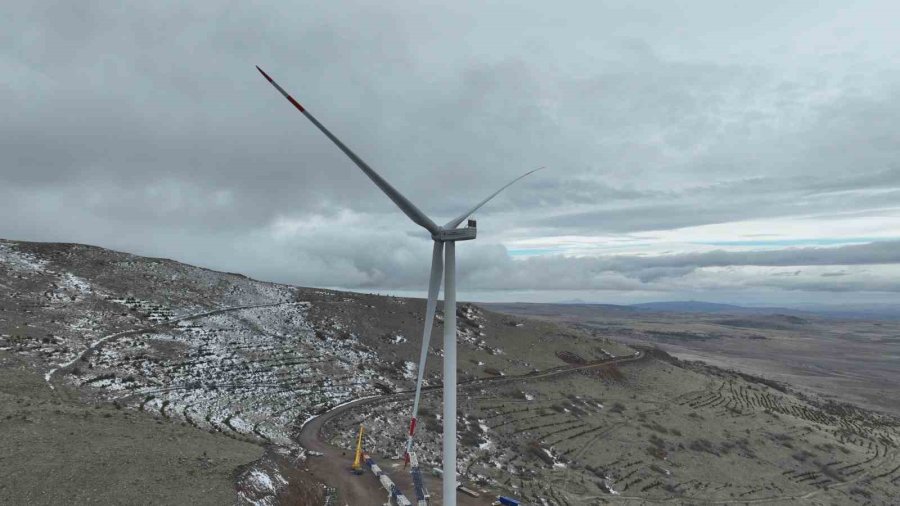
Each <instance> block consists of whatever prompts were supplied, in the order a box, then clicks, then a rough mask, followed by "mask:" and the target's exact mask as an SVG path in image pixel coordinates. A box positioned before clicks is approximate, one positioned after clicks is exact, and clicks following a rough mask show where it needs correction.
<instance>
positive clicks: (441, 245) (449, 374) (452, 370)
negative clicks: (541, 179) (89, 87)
mask: <svg viewBox="0 0 900 506" xmlns="http://www.w3.org/2000/svg"><path fill="white" fill-rule="evenodd" d="M256 70H258V71H259V72H260V74H262V75H263V77H265V78H266V80H268V81H269V83H271V84H272V86H274V87H275V89H277V90H278V91H279V92H280V93H281V94H282V95H284V98H286V99H287V100H288V102H290V103H291V104H293V106H294V107H296V108H297V110H298V111H300V112H301V113H303V115H304V116H306V118H307V119H308V120H309V121H311V122H312V124H313V125H315V126H316V128H318V129H319V130H321V131H322V133H323V134H325V136H326V137H328V138H329V139H331V142H333V143H334V144H335V145H337V147H338V148H339V149H340V150H341V151H343V152H344V154H345V155H347V156H348V157H349V158H350V159H351V160H352V161H353V163H355V164H356V165H357V166H358V167H359V168H360V169H362V171H363V172H364V173H365V174H366V175H367V176H369V179H371V180H372V182H373V183H375V185H376V186H378V188H380V189H381V191H382V192H384V193H385V195H387V196H388V198H390V199H391V200H392V201H394V204H396V205H397V207H399V208H400V210H401V211H403V213H404V214H406V216H408V217H409V219H411V220H412V221H413V222H414V223H416V224H417V225H419V226H421V227H422V228H424V229H425V230H427V231H428V232H429V233H430V234H431V238H432V239H433V240H434V248H433V250H432V255H431V277H430V278H429V281H428V302H427V303H426V306H425V329H424V331H423V333H422V350H421V354H420V358H419V371H418V378H417V381H416V396H415V400H414V401H413V412H412V421H411V422H410V429H409V440H408V442H407V448H406V450H407V458H408V455H409V453H408V452H409V450H410V449H411V445H412V438H413V433H414V432H415V427H416V415H417V413H418V408H419V396H420V395H421V392H422V380H423V377H424V374H425V361H426V359H427V356H428V345H429V341H430V340H431V328H432V325H433V322H434V312H435V307H436V305H437V296H438V291H439V290H440V287H441V273H442V271H443V274H444V414H443V424H444V434H443V453H444V462H443V501H444V505H445V506H456V242H457V241H469V240H472V239H475V233H476V228H475V221H474V220H469V222H468V224H467V226H466V227H465V228H458V227H459V225H460V224H461V223H462V222H463V220H465V219H466V218H468V217H469V216H471V215H472V213H474V212H475V211H477V210H478V209H479V208H480V207H481V206H483V205H484V204H486V203H487V202H488V201H489V200H491V199H492V198H494V197H495V196H497V194H498V193H500V192H501V191H503V190H505V189H506V188H507V187H509V186H510V185H512V184H513V183H515V182H516V181H518V180H520V179H522V178H523V177H525V176H527V175H529V174H531V173H533V172H536V171H538V170H540V169H534V170H531V171H529V172H526V173H525V174H522V175H521V176H519V177H517V178H515V179H513V180H512V181H510V182H509V183H507V184H506V185H504V186H503V187H502V188H500V189H499V190H497V191H495V192H494V193H492V194H490V195H489V196H488V197H487V198H486V199H484V200H482V201H481V202H479V203H478V204H477V205H475V206H474V207H472V208H471V209H469V210H468V211H466V212H464V213H463V214H461V215H459V216H457V217H456V218H454V219H452V220H450V221H448V222H447V223H446V224H444V226H438V225H437V224H435V223H434V221H432V220H431V219H430V218H429V217H428V216H426V215H425V213H423V212H422V211H420V210H419V208H417V207H416V206H414V205H413V203H412V202H410V201H409V199H407V198H406V197H404V196H403V195H402V194H401V193H400V192H399V191H397V190H396V189H395V188H394V187H393V186H391V185H390V183H388V182H387V181H385V180H384V178H382V177H381V176H380V175H379V174H378V173H377V172H375V171H374V170H373V169H372V168H371V167H369V166H368V165H367V164H366V162H364V161H362V159H361V158H360V157H358V156H356V154H355V153H354V152H353V151H351V150H350V148H348V147H347V146H346V145H344V143H343V142H341V141H340V139H338V138H337V137H335V136H334V134H332V133H331V132H330V131H329V130H328V129H327V128H325V126H323V125H322V124H321V123H319V120H317V119H316V118H315V117H314V116H313V115H312V114H310V113H309V111H307V110H306V109H305V108H304V107H303V106H302V105H300V103H299V102H297V101H296V100H294V97H292V96H291V95H290V94H289V93H288V92H286V91H284V88H282V87H281V86H279V85H278V83H276V82H275V81H274V80H273V79H272V78H271V77H269V75H268V74H266V73H265V71H263V69H261V68H259V66H257V67H256ZM442 257H443V258H442ZM444 265H446V270H445V269H444Z"/></svg>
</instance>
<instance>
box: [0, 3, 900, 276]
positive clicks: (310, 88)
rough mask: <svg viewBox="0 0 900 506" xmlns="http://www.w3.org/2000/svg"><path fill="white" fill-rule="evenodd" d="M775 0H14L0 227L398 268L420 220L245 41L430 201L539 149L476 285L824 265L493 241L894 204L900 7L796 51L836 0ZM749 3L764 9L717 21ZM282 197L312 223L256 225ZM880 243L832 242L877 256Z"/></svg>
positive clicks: (302, 271)
mask: <svg viewBox="0 0 900 506" xmlns="http://www.w3.org/2000/svg"><path fill="white" fill-rule="evenodd" d="M648 5H649V4H648ZM775 5H776V4H766V3H753V4H752V5H751V4H747V5H742V6H739V7H734V6H732V7H729V8H724V7H722V6H721V5H720V4H718V3H715V2H709V3H708V4H697V5H695V6H667V5H659V4H657V3H654V4H653V8H652V9H648V8H646V5H643V6H642V5H640V4H635V5H631V6H628V7H623V6H621V5H618V4H616V5H615V8H609V6H608V5H607V4H606V3H605V2H592V3H590V4H589V5H588V4H585V5H582V6H577V7H572V10H571V11H569V10H566V11H565V12H562V11H561V10H560V9H558V7H556V6H554V5H551V4H546V3H539V2H535V3H533V4H531V5H530V6H528V8H519V9H509V8H507V7H505V6H502V5H484V4H482V3H481V2H472V3H467V2H454V3H453V4H447V3H434V4H418V3H417V4H410V3H408V2H404V3H390V2H386V3H379V4H371V3H368V2H355V1H351V2H342V3H341V4H340V5H331V4H327V3H321V2H315V3H313V2H309V3H302V2H301V4H296V3H290V4H285V3H277V2H269V3H265V2H264V3H255V4H252V5H251V4H235V5H231V6H229V8H228V9H222V8H220V6H218V5H215V4H206V3H202V2H201V3H197V2H194V3H190V4H184V5H177V6H176V5H171V4H155V3H151V4H134V5H129V6H117V5H113V4H109V5H97V4H84V5H81V4H78V5H75V4H71V3H68V2H36V3H34V2H33V3H18V4H15V5H13V6H11V7H10V8H9V9H8V11H7V12H8V16H7V17H5V18H4V21H3V22H2V23H3V25H2V26H0V28H2V29H0V42H2V44H0V47H2V48H3V49H0V69H2V70H3V72H4V76H5V79H4V83H3V85H2V87H3V93H0V107H2V108H3V110H4V114H5V118H7V121H4V122H2V123H0V152H2V153H3V159H2V162H0V213H2V215H3V216H5V217H11V218H8V219H7V220H3V221H2V222H0V236H6V237H10V238H21V239H37V240H68V241H80V242H89V243H95V244H99V245H103V246H109V247H116V248H119V249H127V250H130V251H134V252H137V253H147V254H153V255H157V256H169V257H174V258H176V259H179V260H185V261H191V262H195V263H200V264H202V265H207V266H213V267H221V268H226V269H228V270H232V271H243V272H248V273H251V274H255V275H258V276H261V277H265V278H267V279H273V280H278V281H291V282H296V283H300V284H318V285H329V286H347V287H357V288H373V289H374V288H398V287H403V288H413V287H417V286H419V284H420V281H421V277H422V276H423V273H425V272H427V265H425V262H427V259H428V249H429V246H428V243H427V240H423V239H422V235H421V234H420V233H419V232H417V230H416V228H415V226H412V225H410V224H409V223H407V221H406V220H405V218H404V217H403V216H402V215H400V214H399V213H398V212H397V211H396V210H395V209H394V208H393V206H392V205H391V203H390V202H389V201H388V200H387V199H386V198H384V196H382V195H380V194H378V193H377V191H375V190H374V188H373V187H372V186H371V183H370V182H369V181H368V180H366V178H365V177H363V176H362V175H361V174H360V173H359V171H358V170H357V169H356V168H355V167H353V165H352V164H351V163H350V162H349V161H347V160H346V159H345V158H344V157H343V155H342V154H341V153H339V152H338V151H337V150H336V149H335V148H334V146H332V145H330V144H329V143H328V141H327V140H326V139H324V138H323V137H322V136H321V135H319V133H318V132H316V131H315V130H314V129H313V128H312V127H311V126H310V125H308V124H307V123H306V122H305V120H304V119H303V118H302V117H300V116H299V115H297V114H296V112H295V111H293V110H292V109H291V108H290V107H289V105H288V104H287V103H286V102H284V100H283V99H282V98H281V97H280V96H278V95H277V94H276V93H275V92H274V91H273V90H272V89H270V87H269V86H268V85H267V84H266V83H265V82H264V81H263V80H262V79H261V78H260V77H259V76H258V75H257V74H256V72H255V70H254V69H253V65H255V64H260V65H262V66H263V67H265V68H266V69H267V70H268V71H270V73H271V74H272V75H273V76H274V77H275V78H276V79H278V80H279V81H280V82H281V83H282V84H283V85H284V86H285V87H286V88H288V89H289V90H291V91H292V92H293V93H294V94H295V95H296V96H297V97H298V98H299V99H300V100H301V102H303V103H304V104H306V105H307V106H308V107H309V109H310V110H311V111H312V112H313V113H314V114H316V115H317V116H318V117H319V118H320V119H321V120H322V121H323V122H325V123H326V124H327V125H329V127H331V128H332V129H333V130H334V131H335V132H336V133H337V134H338V135H340V136H341V137H342V138H344V140H345V141H346V142H347V143H348V144H349V145H351V146H352V147H353V148H354V149H355V150H356V151H357V152H358V153H359V154H360V155H361V156H363V158H365V159H366V160H367V161H369V162H370V163H371V164H372V165H373V166H374V167H376V168H378V169H379V170H380V171H381V172H382V173H383V174H384V175H385V177H387V178H388V179H389V180H390V181H392V182H393V183H394V184H395V185H396V186H397V187H398V188H400V189H401V190H402V191H404V192H406V193H408V194H409V195H410V197H411V198H412V200H414V201H415V202H417V203H418V204H420V205H421V206H422V207H423V208H424V209H425V210H426V211H427V212H428V213H429V214H432V215H434V216H435V218H436V219H438V220H441V219H448V218H450V217H451V216H453V215H455V214H457V213H458V212H459V210H461V209H463V208H465V207H468V206H469V205H471V204H472V203H473V202H475V201H477V200H479V199H480V198H482V197H483V196H484V195H486V194H487V193H489V192H490V191H492V190H493V188H496V187H498V186H500V185H501V184H503V183H504V182H506V181H507V180H509V179H511V178H512V177H514V176H515V175H518V174H519V173H521V172H523V171H525V170H528V169H531V168H534V167H537V166H540V165H546V166H548V170H547V171H545V172H542V173H539V174H537V175H535V177H533V178H530V179H528V180H525V181H523V182H521V183H520V184H518V185H517V186H515V187H513V188H512V189H511V191H509V192H507V193H506V194H504V195H503V196H501V197H500V198H498V199H497V200H496V201H495V202H492V203H491V205H490V206H488V207H486V208H485V209H484V210H483V211H482V212H480V213H479V218H480V219H481V221H480V227H483V228H482V229H481V230H482V231H483V232H482V239H480V241H479V243H481V242H486V244H477V245H468V244H467V245H466V247H465V248H462V247H461V248H460V250H461V261H462V262H463V265H464V266H467V267H466V269H470V270H471V274H467V273H466V272H467V271H466V270H465V269H462V268H461V269H460V272H461V275H463V276H468V277H467V278H466V279H465V280H463V281H465V283H468V284H469V286H471V287H474V288H477V289H483V290H488V289H495V290H506V289H513V288H516V289H522V290H543V289H544V288H546V287H549V286H564V287H575V288H576V289H583V290H593V289H597V287H604V288H609V287H618V289H621V290H639V289H643V288H646V287H648V286H659V287H665V286H668V285H666V283H669V282H670V281H672V280H687V279H691V276H692V275H695V274H696V272H697V270H698V269H703V268H707V267H711V266H730V265H769V266H781V265H798V266H800V265H803V264H799V263H798V264H788V263H785V262H800V261H809V262H812V264H811V265H824V264H817V263H815V262H822V261H824V260H823V258H825V257H826V256H828V255H831V256H832V257H834V258H832V261H837V260H839V259H838V258H837V256H838V255H839V254H838V253H824V252H813V251H805V252H804V251H793V252H785V253H783V254H781V256H779V255H778V254H776V253H775V252H749V253H746V254H738V253H734V252H727V253H726V252H713V253H707V254H695V255H684V254H679V253H678V252H674V253H672V254H667V255H663V256H660V257H659V258H647V257H627V258H626V257H603V258H597V259H573V258H562V257H560V258H553V257H551V258H543V259H529V260H525V261H514V260H513V259H511V258H510V257H509V256H508V255H507V253H506V250H505V249H504V248H503V247H501V246H500V245H498V244H496V243H494V244H491V243H490V242H491V241H492V240H493V241H496V240H497V239H498V238H509V237H517V238H521V237H523V236H526V235H529V236H560V235H587V236H591V235H596V234H603V233H615V234H628V233H631V232H637V231H648V230H671V229H677V228H682V227H689V226H693V225H702V224H709V223H728V222H733V221H739V220H746V219H754V218H773V219H777V218H781V217H785V216H800V215H803V216H810V215H817V216H828V215H834V216H837V215H844V216H848V215H851V214H852V213H856V214H855V215H859V216H879V211H878V209H879V208H886V207H896V202H897V199H898V197H900V163H898V162H900V153H898V150H897V146H898V145H900V142H898V140H900V139H898V137H897V135H898V134H897V132H896V129H895V128H894V125H896V124H897V123H898V122H900V101H898V100H896V98H897V95H898V93H900V73H898V71H897V68H896V66H895V65H894V64H893V63H892V62H895V61H896V59H895V56H897V54H898V53H897V50H896V49H895V48H896V47H900V44H896V42H898V41H897V40H896V34H895V33H894V32H893V31H889V30H888V31H884V32H883V33H882V31H879V30H880V28H878V27H872V28H871V29H870V30H867V31H866V33H861V34H858V35H856V36H857V37H864V38H865V37H869V38H871V39H865V40H873V41H874V40H877V41H880V43H879V44H876V45H875V46H874V47H876V48H877V49H875V50H872V49H865V48H868V47H869V46H866V45H864V44H857V45H853V46H852V47H851V48H850V49H847V50H846V51H844V52H839V51H838V52H835V53H833V54H831V55H823V54H817V53H815V52H809V51H807V50H805V49H802V48H800V49H798V48H796V47H794V46H792V44H795V43H796V40H795V39H796V37H795V33H796V32H797V31H802V30H803V29H804V27H805V26H806V25H805V24H804V23H807V24H809V25H810V26H813V25H815V26H825V27H827V26H831V23H834V19H835V13H836V12H837V10H836V9H837V8H838V6H840V8H841V9H850V7H847V6H846V5H844V4H843V3H841V4H835V3H830V2H822V3H819V4H817V5H816V6H806V7H799V6H790V7H783V6H781V4H778V6H779V8H783V9H786V10H778V11H777V13H776V14H770V13H771V12H772V9H773V7H774V6H775ZM855 8H856V9H859V10H858V11H855V12H857V13H858V14H859V16H861V18H862V19H871V18H872V16H877V14H876V13H875V10H874V9H872V10H870V9H869V8H868V7H855ZM760 13H767V15H771V16H774V17H767V18H765V19H766V20H768V21H765V22H763V24H762V25H761V26H758V27H755V28H748V27H747V26H745V23H742V22H739V21H738V20H739V19H751V18H752V19H757V18H759V16H760ZM778 16H784V18H783V19H782V18H779V17H778ZM866 16H868V17H866ZM878 26H881V25H878ZM817 33H818V32H817ZM822 33H827V30H825V31H824V32H822ZM885 41H893V42H894V44H887V43H884V42H885ZM806 42H807V43H809V44H812V46H810V47H816V46H815V45H816V44H820V45H822V46H823V47H824V46H828V47H831V45H833V44H842V43H841V42H840V41H838V42H835V41H833V40H831V39H829V38H828V37H825V36H824V35H810V37H809V40H807V41H806ZM847 44H850V43H847ZM848 47H849V46H848ZM861 48H862V49H861ZM834 54H837V56H834ZM854 192H856V193H854ZM347 212H350V213H352V214H353V216H354V217H355V218H354V219H355V220H356V221H353V222H352V223H350V224H347V223H345V222H344V221H342V219H343V218H342V217H343V216H344V215H345V214H346V213H347ZM282 219H284V220H290V221H294V222H319V221H321V222H323V223H325V225H323V226H322V227H321V228H316V229H312V231H310V230H307V229H304V230H303V231H302V232H301V233H298V234H297V235H295V236H292V237H289V238H283V237H278V238H276V237H274V236H273V235H272V233H271V228H272V226H273V224H274V223H276V222H277V221H278V220H282ZM877 248H878V247H877V246H872V248H871V250H867V251H868V252H867V253H864V252H863V251H862V250H852V249H851V250H846V251H844V253H842V255H847V257H846V259H845V261H847V262H849V263H848V264H849V265H854V263H853V261H852V258H851V256H852V255H851V253H852V254H853V255H856V257H857V258H862V257H863V256H864V255H869V257H867V258H869V259H874V258H876V256H877V255H880V258H883V259H885V260H884V261H886V262H892V263H896V262H897V259H896V258H895V257H893V256H892V255H891V254H889V253H887V252H881V253H878V254H876V252H875V249H877ZM854 251H855V253H854ZM703 255H706V256H703ZM804 258H806V260H804ZM766 262H768V263H766ZM779 262H781V263H779ZM863 263H865V262H863ZM857 265H859V264H857ZM800 277H802V276H800ZM834 278H837V277H834ZM785 282H786V283H787V282H790V280H787V281H785ZM860 282H861V283H862V282H863V281H860ZM860 286H862V285H860Z"/></svg>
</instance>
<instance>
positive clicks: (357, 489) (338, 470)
mask: <svg viewBox="0 0 900 506" xmlns="http://www.w3.org/2000/svg"><path fill="white" fill-rule="evenodd" d="M644 357H645V355H644V353H643V352H642V351H638V352H636V353H635V354H634V355H628V356H624V357H614V358H611V359H608V360H603V361H598V362H592V363H590V364H584V365H576V366H562V367H558V368H554V369H550V370H546V371H542V372H538V373H530V374H524V375H516V376H502V377H493V378H480V379H476V380H471V381H468V382H464V383H460V384H459V388H460V389H466V388H474V387H477V386H481V385H484V384H485V383H490V384H496V383H506V382H512V381H534V380H542V379H547V378H552V377H556V376H561V375H565V374H572V373H575V372H578V371H583V370H586V369H592V368H596V367H602V366H605V365H609V364H617V363H624V362H633V361H636V360H641V359H643V358H644ZM441 388H442V387H440V386H435V387H431V388H427V389H424V390H440V389H441ZM412 395H413V392H412V391H408V392H398V393H396V394H391V395H383V396H378V397H369V398H366V399H360V400H358V401H354V402H351V403H348V404H344V405H342V406H339V407H337V408H334V409H332V410H331V411H328V412H327V413H325V414H323V415H321V416H318V417H316V418H314V419H312V420H310V421H309V422H307V423H306V424H305V425H304V426H303V428H302V429H301V430H300V434H299V435H298V436H297V442H298V443H300V445H302V446H303V447H304V448H307V449H308V450H312V451H316V452H321V453H322V454H323V456H321V457H310V458H309V459H308V460H307V466H308V469H309V472H310V474H312V475H313V476H314V477H315V478H316V479H317V480H319V481H321V482H324V483H325V484H327V485H328V486H330V487H334V488H335V489H337V490H338V494H339V499H340V500H339V502H338V504H341V505H344V504H346V505H350V506H367V505H372V506H381V505H383V504H384V502H385V499H386V498H387V493H386V492H385V491H384V489H383V488H382V487H381V484H380V483H379V482H378V481H377V480H376V479H375V477H374V476H373V475H372V473H371V472H369V471H368V470H367V472H366V473H365V474H363V475H361V476H357V475H354V474H352V473H351V472H350V464H351V463H352V461H353V453H352V452H350V451H346V450H343V449H341V448H337V447H335V446H331V445H330V444H328V443H326V442H325V435H324V434H323V433H322V427H323V426H324V425H325V423H326V422H328V421H329V420H331V419H333V418H336V417H339V416H342V415H343V414H344V413H346V412H348V411H350V410H353V409H355V408H358V407H360V406H364V405H367V404H374V403H381V402H385V401H393V400H397V399H400V398H403V397H411V396H412ZM372 458H374V459H375V461H376V462H378V465H379V466H380V467H381V468H382V470H384V471H385V472H386V473H387V474H388V475H389V476H390V477H391V479H392V480H393V481H394V483H396V484H397V486H398V487H400V490H402V491H403V492H404V493H405V494H406V495H407V498H409V499H410V500H411V501H415V494H414V491H413V487H412V477H411V476H410V474H409V470H408V469H404V468H403V463H402V461H397V460H391V459H389V458H388V457H387V456H384V455H376V454H373V455H372ZM423 476H424V478H425V486H426V487H427V488H428V490H429V491H430V492H431V494H432V499H431V501H430V502H429V504H430V505H432V506H441V505H442V504H443V501H441V498H440V495H441V480H440V479H439V478H436V477H434V476H432V475H431V474H430V473H428V472H427V471H425V470H424V469H423ZM494 499H495V497H494V496H492V495H491V496H487V495H482V497H480V498H473V497H469V496H467V495H465V494H462V493H460V494H458V495H457V504H459V505H460V506H484V505H488V504H491V502H492V501H493V500H494Z"/></svg>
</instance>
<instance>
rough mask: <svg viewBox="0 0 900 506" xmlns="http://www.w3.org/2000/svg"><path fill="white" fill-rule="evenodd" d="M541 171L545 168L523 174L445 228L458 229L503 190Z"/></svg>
mask: <svg viewBox="0 0 900 506" xmlns="http://www.w3.org/2000/svg"><path fill="white" fill-rule="evenodd" d="M541 169H543V167H538V168H536V169H534V170H530V171H528V172H526V173H524V174H522V175H521V176H519V177H517V178H515V179H513V180H512V181H510V182H508V183H506V184H505V185H504V186H503V187H502V188H500V189H499V190H497V191H495V192H494V193H492V194H490V195H489V196H488V198H486V199H484V200H482V201H481V202H479V203H478V205H476V206H475V207H473V208H472V209H469V210H468V211H466V212H465V213H463V214H461V215H460V216H459V217H457V218H455V219H453V220H450V221H448V222H447V224H446V225H444V228H446V229H451V228H456V227H457V226H458V225H459V224H460V223H462V221H463V220H464V219H466V218H468V217H469V216H471V215H472V213H474V212H475V211H477V210H478V209H479V208H480V207H481V206H483V205H485V204H487V203H488V201H489V200H491V199H492V198H494V197H496V196H497V194H498V193H500V192H502V191H503V190H505V189H507V188H509V187H510V186H511V185H512V184H513V183H515V182H516V181H518V180H520V179H522V178H523V177H525V176H528V175H530V174H534V173H535V172H537V171H539V170H541Z"/></svg>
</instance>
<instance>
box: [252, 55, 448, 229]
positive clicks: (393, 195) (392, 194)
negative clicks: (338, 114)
mask: <svg viewBox="0 0 900 506" xmlns="http://www.w3.org/2000/svg"><path fill="white" fill-rule="evenodd" d="M256 70H258V71H259V73H260V74H262V75H263V77H265V78H266V80H267V81H269V82H270V83H272V86H274V87H275V89H276V90H278V91H279V92H281V94H282V95H284V98H286V99H287V100H288V102H290V103H291V104H293V105H294V107H296V108H297V110H298V111H300V112H301V113H303V115H304V116H306V118H307V119H309V120H310V121H312V124H313V125H315V126H316V127H317V128H318V129H319V130H321V131H322V133H323V134H325V136H326V137H328V138H329V139H331V142H333V143H335V145H337V147H338V148H340V150H341V151H343V152H344V154H345V155H347V156H348V157H349V158H350V159H351V160H353V163H355V164H356V165H357V166H358V167H359V168H360V169H362V171H363V172H364V173H365V174H366V175H367V176H369V179H371V180H372V182H373V183H375V185H376V186H378V188H381V191H383V192H384V193H385V195H387V196H388V197H389V198H390V199H391V200H392V201H394V204H397V207H399V208H400V210H401V211H403V212H404V213H405V214H406V215H407V216H409V219H411V220H412V221H414V222H415V223H417V224H418V225H419V226H421V227H423V228H424V229H426V230H428V231H429V232H431V233H432V234H435V233H437V232H438V230H439V228H438V226H437V225H436V224H435V223H434V222H433V221H431V219H430V218H429V217H428V216H425V214H424V213H423V212H422V211H420V210H419V208H417V207H416V206H414V205H413V203H412V202H410V201H409V200H408V199H407V198H406V197H404V196H403V195H402V194H401V193H400V192H399V191H397V189H396V188H394V187H393V186H391V185H390V183H388V182H387V181H385V180H384V178H382V177H381V176H380V175H379V174H378V173H377V172H375V170H373V169H372V168H371V167H369V166H368V165H367V164H366V162H364V161H362V159H361V158H360V157H358V156H356V153H354V152H353V151H350V148H348V147H347V146H345V145H344V143H343V142H341V141H340V139H338V138H337V137H335V136H334V134H332V133H331V132H329V131H328V129H327V128H325V126H324V125H322V124H321V123H319V120H317V119H316V118H315V117H314V116H313V115H312V114H310V113H309V112H308V111H307V110H306V109H304V108H303V106H302V105H300V103H299V102H297V101H296V100H294V97H292V96H291V95H290V94H288V92H286V91H284V88H282V87H281V86H279V85H278V83H276V82H275V81H274V80H273V79H272V78H271V77H269V74H266V73H265V71H263V69H261V68H259V66H258V65H257V67H256Z"/></svg>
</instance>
